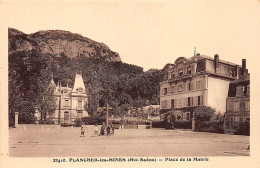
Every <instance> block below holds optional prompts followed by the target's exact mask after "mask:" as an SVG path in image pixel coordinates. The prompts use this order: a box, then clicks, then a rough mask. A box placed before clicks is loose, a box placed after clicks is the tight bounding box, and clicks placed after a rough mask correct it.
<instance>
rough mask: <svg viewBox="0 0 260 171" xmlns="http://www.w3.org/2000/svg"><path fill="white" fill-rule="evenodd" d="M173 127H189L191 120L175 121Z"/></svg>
mask: <svg viewBox="0 0 260 171" xmlns="http://www.w3.org/2000/svg"><path fill="white" fill-rule="evenodd" d="M174 127H175V128H180V129H191V128H192V123H191V120H190V121H175V122H174Z"/></svg>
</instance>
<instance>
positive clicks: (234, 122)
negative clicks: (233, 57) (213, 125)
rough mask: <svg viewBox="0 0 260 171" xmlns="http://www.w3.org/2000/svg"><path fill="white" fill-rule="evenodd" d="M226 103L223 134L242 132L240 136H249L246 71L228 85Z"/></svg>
mask: <svg viewBox="0 0 260 171" xmlns="http://www.w3.org/2000/svg"><path fill="white" fill-rule="evenodd" d="M243 63H244V65H245V61H243ZM226 102H227V103H226V104H227V111H226V114H225V133H234V132H235V131H238V132H239V131H242V132H240V133H241V134H249V122H250V74H248V73H247V71H246V73H245V74H244V75H242V76H241V77H240V78H239V79H237V80H235V81H233V82H231V83H230V84H229V92H228V97H227V100H226ZM241 126H242V127H243V128H242V127H241ZM237 129H241V130H237ZM243 132H244V133H243Z"/></svg>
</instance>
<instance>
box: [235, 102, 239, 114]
mask: <svg viewBox="0 0 260 171" xmlns="http://www.w3.org/2000/svg"><path fill="white" fill-rule="evenodd" d="M239 110H240V102H234V111H235V112H238V111H239Z"/></svg>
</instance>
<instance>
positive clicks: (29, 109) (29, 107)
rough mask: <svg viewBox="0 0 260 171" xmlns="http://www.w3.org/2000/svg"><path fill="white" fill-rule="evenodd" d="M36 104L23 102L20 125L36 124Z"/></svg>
mask: <svg viewBox="0 0 260 171" xmlns="http://www.w3.org/2000/svg"><path fill="white" fill-rule="evenodd" d="M34 110H35V109H34V104H33V103H31V102H30V101H22V102H21V103H20V105H19V110H18V111H19V115H18V116H19V123H20V124H32V123H35V120H36V118H35V117H34Z"/></svg>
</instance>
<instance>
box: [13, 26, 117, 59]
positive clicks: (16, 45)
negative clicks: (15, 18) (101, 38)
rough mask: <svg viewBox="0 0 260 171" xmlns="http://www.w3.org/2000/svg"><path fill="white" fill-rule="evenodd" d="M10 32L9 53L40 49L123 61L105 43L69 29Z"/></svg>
mask: <svg viewBox="0 0 260 171" xmlns="http://www.w3.org/2000/svg"><path fill="white" fill-rule="evenodd" d="M8 34H9V35H8V36H9V37H8V39H9V41H8V42H9V54H12V53H15V52H23V51H26V52H30V51H32V50H33V49H38V50H40V51H41V53H43V54H51V55H53V56H55V57H60V56H62V55H65V56H67V57H70V58H75V57H79V56H81V57H82V56H83V57H86V58H100V59H104V60H107V61H121V58H120V56H119V54H118V53H117V52H113V51H111V50H110V49H109V47H108V46H107V45H105V44H104V43H99V42H96V41H93V40H91V39H89V38H86V37H83V36H81V35H79V34H73V33H71V32H68V31H62V30H47V31H39V32H36V33H33V34H25V33H23V32H21V31H18V30H16V29H13V28H9V30H8Z"/></svg>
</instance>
